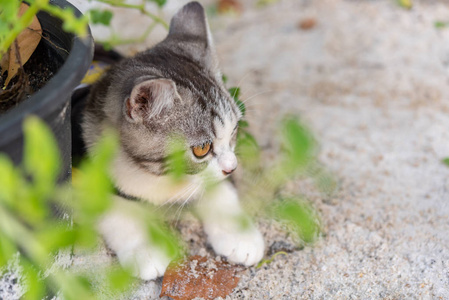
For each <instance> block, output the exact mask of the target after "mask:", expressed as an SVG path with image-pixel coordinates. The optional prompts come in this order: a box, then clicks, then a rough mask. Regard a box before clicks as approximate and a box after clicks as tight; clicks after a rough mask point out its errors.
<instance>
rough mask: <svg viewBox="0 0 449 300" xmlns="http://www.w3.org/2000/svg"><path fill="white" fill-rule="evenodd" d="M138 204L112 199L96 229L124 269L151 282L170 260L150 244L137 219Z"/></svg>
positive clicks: (142, 223)
mask: <svg viewBox="0 0 449 300" xmlns="http://www.w3.org/2000/svg"><path fill="white" fill-rule="evenodd" d="M140 205H141V204H140V203H130V202H129V201H128V200H124V199H122V198H120V197H118V196H117V197H115V204H114V207H113V208H112V209H111V210H110V211H108V212H107V213H106V214H105V215H104V216H103V217H102V218H101V220H100V221H99V223H98V230H99V232H100V234H101V235H102V236H103V238H104V240H105V242H106V244H107V245H108V247H110V248H111V249H112V250H113V251H114V252H115V253H116V254H117V257H118V260H119V262H120V264H121V265H122V266H123V267H124V268H127V269H130V270H131V271H132V273H133V275H134V276H136V277H139V278H141V279H144V280H153V279H156V278H157V277H160V276H163V275H164V273H165V270H166V269H167V266H168V264H169V263H170V260H171V259H170V258H169V257H168V256H167V254H166V253H165V252H164V251H162V250H161V249H160V248H159V247H157V246H156V245H154V244H152V243H151V242H150V240H149V238H148V232H147V230H146V228H147V227H146V226H145V224H144V222H142V221H141V220H139V218H138V217H136V209H137V210H139V209H142V208H141V207H138V206H140ZM138 214H139V213H138V212H137V215H138Z"/></svg>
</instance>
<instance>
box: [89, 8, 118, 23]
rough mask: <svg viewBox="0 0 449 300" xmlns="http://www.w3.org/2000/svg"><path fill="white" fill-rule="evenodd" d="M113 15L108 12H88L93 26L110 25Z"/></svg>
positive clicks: (93, 10) (94, 10)
mask: <svg viewBox="0 0 449 300" xmlns="http://www.w3.org/2000/svg"><path fill="white" fill-rule="evenodd" d="M112 16H113V13H112V12H111V11H110V10H98V9H92V10H90V11H89V17H90V21H91V22H92V23H93V24H103V25H105V26H109V24H111V20H112Z"/></svg>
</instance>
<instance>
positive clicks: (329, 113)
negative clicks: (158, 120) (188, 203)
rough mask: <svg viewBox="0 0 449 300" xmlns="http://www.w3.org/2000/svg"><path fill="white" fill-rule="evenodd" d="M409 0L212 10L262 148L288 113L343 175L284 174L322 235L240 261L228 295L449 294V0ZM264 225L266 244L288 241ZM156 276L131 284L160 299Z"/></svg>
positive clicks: (289, 1) (200, 238)
mask: <svg viewBox="0 0 449 300" xmlns="http://www.w3.org/2000/svg"><path fill="white" fill-rule="evenodd" d="M180 2H182V1H180ZM208 2H210V1H208ZM240 2H243V1H240ZM414 2H415V3H414V7H413V8H412V9H411V10H406V9H404V8H402V7H400V6H398V5H397V4H396V1H394V0H379V1H363V0H359V1H357V0H353V1H349V0H315V1H313V0H309V1H307V0H302V1H299V0H280V1H274V3H273V4H269V5H267V6H264V7H262V8H256V7H255V5H254V3H253V2H252V1H247V2H246V1H245V4H244V5H243V11H242V14H241V15H237V16H216V17H212V18H211V25H212V28H213V34H214V37H215V41H216V47H217V51H218V53H219V57H220V61H221V65H222V69H223V72H224V73H225V74H226V75H227V76H228V78H229V79H230V86H232V85H238V86H240V87H241V89H242V92H243V98H244V99H245V98H247V99H249V98H250V97H253V98H251V99H250V100H248V102H247V105H248V120H249V123H250V125H251V127H250V129H251V131H252V132H253V133H254V135H255V136H256V137H257V139H258V141H259V143H260V144H261V145H262V147H263V149H264V151H265V157H266V159H267V162H268V161H270V160H271V159H272V158H274V157H276V149H277V148H276V141H277V137H276V133H277V132H276V128H277V125H278V123H279V121H280V120H281V119H282V116H284V115H286V114H294V115H297V116H299V117H300V118H301V120H303V122H304V123H306V124H307V125H308V126H309V128H310V129H311V130H312V132H313V133H314V135H315V137H316V138H317V140H318V141H319V143H320V152H319V158H320V161H321V162H322V163H323V164H324V165H325V166H326V167H327V168H328V169H329V170H330V171H331V172H332V173H333V174H334V177H335V178H336V180H337V182H338V189H337V191H336V192H335V194H334V195H333V196H331V197H328V196H325V195H322V194H320V193H318V192H317V191H316V189H314V188H313V187H310V185H308V184H307V183H306V184H305V183H304V182H303V181H301V180H297V181H294V182H291V183H290V184H289V185H288V187H286V189H288V192H290V193H296V194H305V195H307V196H308V199H309V201H310V202H311V203H312V204H313V205H314V206H315V207H316V208H317V210H318V211H319V213H320V216H321V219H322V222H323V232H324V234H323V236H322V237H321V238H320V239H319V240H318V242H317V243H315V244H314V245H313V246H307V247H305V248H303V249H302V250H297V251H293V252H291V253H289V254H288V255H279V256H277V257H276V258H275V259H274V261H273V262H272V263H270V264H266V265H264V266H263V267H262V268H259V269H256V268H249V269H247V270H246V271H244V272H242V273H241V280H240V283H239V285H238V286H237V288H236V289H235V290H234V292H233V293H232V294H231V295H230V296H228V297H227V298H226V299H449V167H447V166H445V165H444V164H443V163H442V162H441V160H442V159H443V158H444V157H449V43H448V41H449V27H447V28H437V27H436V26H435V22H436V21H444V22H449V4H448V2H447V1H445V0H440V1H438V0H428V1H424V0H421V1H414ZM311 19H312V20H314V22H315V24H312V26H310V28H308V29H303V28H301V26H300V25H301V23H302V24H303V27H307V26H304V22H305V21H307V20H311ZM307 22H309V24H311V23H313V22H310V21H307ZM133 49H135V48H129V47H128V48H122V51H125V52H128V53H130V52H132V51H133ZM260 226H261V228H262V230H263V233H264V235H265V238H266V242H267V248H270V247H271V249H273V247H275V246H276V245H278V244H279V243H281V242H282V241H284V239H285V233H283V232H282V231H279V230H278V229H276V226H275V225H274V224H271V223H270V222H267V221H264V222H261V224H260ZM180 229H181V232H182V234H183V235H184V238H185V239H186V240H187V241H189V240H193V241H194V242H193V243H192V245H193V246H192V249H191V251H192V254H197V253H200V254H201V253H203V254H205V253H207V252H208V251H209V250H208V249H207V248H206V244H205V237H204V233H203V232H202V230H201V227H200V226H199V224H198V223H197V222H196V221H193V220H185V221H182V222H181V226H180ZM286 241H287V242H286V244H287V245H289V243H290V241H289V240H288V239H287V240H286ZM111 259H112V258H110V255H108V254H107V253H106V252H102V253H99V254H98V255H97V256H96V259H95V260H87V261H88V264H89V265H90V264H91V262H92V261H94V262H96V263H101V262H103V261H110V260H111ZM85 263H86V259H85V258H82V257H80V258H76V259H75V261H72V264H74V265H83V264H85ZM160 286H161V281H160V280H159V281H156V282H142V283H141V284H139V285H137V286H136V288H135V291H134V292H133V296H132V297H130V298H131V299H158V295H159V293H160ZM0 298H1V297H0Z"/></svg>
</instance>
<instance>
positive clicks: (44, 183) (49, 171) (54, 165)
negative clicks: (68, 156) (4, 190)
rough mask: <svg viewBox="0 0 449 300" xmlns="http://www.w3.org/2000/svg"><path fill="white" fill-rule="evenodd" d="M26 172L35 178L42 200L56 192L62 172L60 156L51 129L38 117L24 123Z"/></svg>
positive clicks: (29, 118) (30, 118)
mask: <svg viewBox="0 0 449 300" xmlns="http://www.w3.org/2000/svg"><path fill="white" fill-rule="evenodd" d="M23 131H24V139H25V142H24V144H25V145H24V156H23V162H24V167H25V170H26V171H27V173H28V174H30V175H31V176H32V178H33V182H34V183H35V189H36V191H37V192H38V195H39V196H41V197H42V198H44V199H45V198H47V197H48V196H50V193H51V192H52V191H53V190H54V186H55V183H56V178H57V176H58V174H59V170H60V154H59V149H58V146H57V143H56V141H55V139H54V137H53V133H52V132H51V131H50V128H49V127H48V126H47V125H46V124H45V123H44V122H43V121H41V120H40V119H38V118H37V117H28V118H27V119H25V121H24V125H23Z"/></svg>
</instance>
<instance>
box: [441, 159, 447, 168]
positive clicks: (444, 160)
mask: <svg viewBox="0 0 449 300" xmlns="http://www.w3.org/2000/svg"><path fill="white" fill-rule="evenodd" d="M441 162H442V163H443V164H445V165H446V166H448V167H449V157H446V158H443V159H442V160H441Z"/></svg>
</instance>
